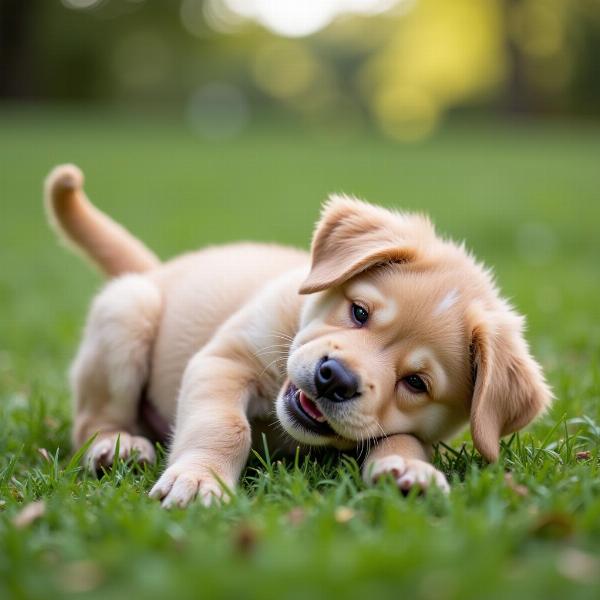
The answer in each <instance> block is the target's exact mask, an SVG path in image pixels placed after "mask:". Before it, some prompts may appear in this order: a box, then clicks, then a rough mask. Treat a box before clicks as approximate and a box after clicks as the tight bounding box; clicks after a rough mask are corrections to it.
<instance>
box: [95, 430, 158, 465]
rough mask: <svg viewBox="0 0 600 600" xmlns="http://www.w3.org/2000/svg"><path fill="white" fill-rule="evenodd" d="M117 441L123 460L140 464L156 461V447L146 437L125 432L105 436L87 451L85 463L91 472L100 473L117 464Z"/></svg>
mask: <svg viewBox="0 0 600 600" xmlns="http://www.w3.org/2000/svg"><path fill="white" fill-rule="evenodd" d="M117 440H118V446H119V458H120V459H121V460H129V459H135V461H136V462H138V463H154V462H155V461H156V452H155V451H154V446H153V445H152V443H151V442H150V440H148V439H146V438H145V437H142V436H139V435H130V434H129V433H125V432H121V433H111V434H104V435H102V436H101V437H100V438H99V439H97V440H96V441H94V443H93V444H92V445H91V447H90V448H89V449H88V451H87V454H86V461H85V462H86V464H87V467H88V469H89V470H90V471H93V472H98V471H100V470H101V469H102V468H107V467H110V466H111V465H112V464H113V463H114V462H115V454H116V451H117Z"/></svg>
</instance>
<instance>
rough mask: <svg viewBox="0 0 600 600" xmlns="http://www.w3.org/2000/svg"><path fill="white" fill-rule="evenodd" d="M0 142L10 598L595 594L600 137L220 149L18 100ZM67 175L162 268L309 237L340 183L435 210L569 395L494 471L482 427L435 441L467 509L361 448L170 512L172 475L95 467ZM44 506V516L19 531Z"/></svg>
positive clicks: (507, 135)
mask: <svg viewBox="0 0 600 600" xmlns="http://www.w3.org/2000/svg"><path fill="white" fill-rule="evenodd" d="M0 132H1V134H0V248H1V250H0V424H1V427H0V498H1V504H0V597H2V598H5V597H14V598H44V599H47V598H53V597H56V598H63V597H67V596H69V595H73V596H82V597H83V596H85V597H86V598H111V597H128V598H140V597H148V598H161V599H165V598H175V597H178V598H188V597H189V598H192V597H194V598H196V597H205V598H216V597H223V598H225V597H228V598H229V597H230V598H238V597H250V598H270V597H273V598H275V597H277V598H281V597H286V598H304V597H314V598H319V597H321V598H325V597H331V596H332V595H335V594H339V595H342V594H343V595H344V597H348V598H354V597H356V598H365V597H367V598H369V597H372V598H379V597H408V598H432V599H436V600H437V599H443V598H457V599H461V600H462V599H465V598H482V597H486V598H507V597H517V598H562V597H565V596H566V595H568V597H570V598H571V597H581V598H586V597H589V598H594V597H598V593H599V592H600V477H599V474H600V473H599V464H600V463H599V460H598V458H599V455H598V453H599V448H600V367H599V364H600V360H599V359H600V302H599V301H598V298H599V294H600V266H599V259H600V203H599V202H598V200H599V197H598V190H599V189H600V169H599V168H598V157H599V156H600V128H599V127H598V126H597V125H589V124H588V125H585V124H579V125H567V124H554V125H542V124H532V123H519V122H513V123H508V124H507V123H496V124H494V123H486V122H480V123H464V124H456V125H453V126H449V127H448V128H446V129H445V130H444V131H442V132H441V133H440V134H439V135H438V136H437V137H436V138H434V139H433V140H431V141H429V142H426V143H423V144H420V145H416V146H402V145H395V144H393V143H390V142H388V141H384V140H381V139H379V138H376V137H372V136H370V135H368V134H366V133H355V134H353V135H349V136H346V137H337V138H335V137H330V138H327V137H324V136H323V135H320V134H318V133H317V132H307V131H303V130H302V129H299V128H294V127H289V126H278V125H276V124H269V123H263V124H257V125H256V126H254V127H253V128H251V129H250V130H248V131H246V132H245V133H244V134H243V135H242V136H241V137H239V138H237V139H235V140H231V141H221V142H213V143H209V142H206V141H202V140H199V139H197V138H195V137H194V136H193V135H192V134H190V133H188V132H187V131H186V130H185V129H184V128H183V127H182V126H181V125H180V124H178V123H177V122H171V123H169V122H166V121H164V120H160V119H158V118H152V119H151V118H150V117H149V116H147V117H143V116H138V117H136V118H125V117H123V116H116V115H108V114H86V113H74V112H66V111H65V112H57V111H55V112H48V111H36V110H30V111H15V110H12V111H8V110H7V109H5V110H4V111H3V112H0ZM63 161H74V162H77V163H78V164H79V165H80V166H81V167H82V168H83V169H84V170H85V172H86V175H87V181H88V185H87V189H88V191H89V193H90V196H91V197H92V198H93V199H94V200H95V201H96V203H97V204H98V205H100V206H101V207H102V208H103V209H105V210H107V211H108V212H109V213H110V214H112V215H114V216H115V217H116V218H117V219H118V220H119V221H121V222H123V223H125V224H127V225H128V226H129V227H130V228H131V229H132V230H133V231H134V232H135V233H136V234H138V235H140V237H142V238H143V239H144V240H145V241H147V242H148V243H149V245H150V246H151V247H152V248H154V249H156V250H157V251H158V252H159V253H160V254H161V256H164V257H167V256H170V255H174V254H176V253H178V252H180V251H182V250H185V249H188V248H192V247H196V246H199V245H203V244H206V243H214V242H221V241H227V240H237V239H261V240H277V241H282V242H287V243H292V244H295V245H303V246H304V245H306V244H307V243H308V240H309V237H310V232H311V228H312V224H313V222H314V221H315V219H316V216H317V212H318V206H319V203H320V201H321V200H322V199H323V198H324V197H325V196H326V194H327V193H328V192H331V191H346V192H349V193H355V194H357V195H361V196H364V197H365V198H367V199H369V200H371V201H373V202H378V203H381V204H385V205H389V206H395V207H401V208H410V209H418V210H422V211H426V212H428V213H429V214H430V215H431V216H432V218H433V219H434V220H435V222H436V223H437V225H438V228H439V229H440V230H441V231H443V232H445V233H447V234H449V235H451V236H452V237H455V238H458V239H462V238H465V239H467V240H468V245H469V246H470V247H471V248H473V249H474V251H475V252H476V253H477V255H478V256H480V257H481V258H483V259H485V260H486V261H487V262H488V263H490V264H492V265H493V266H494V268H495V270H496V273H497V275H498V279H499V281H500V284H501V286H502V288H503V290H504V291H505V292H506V294H507V295H509V296H510V297H511V298H512V299H513V301H514V303H515V304H516V305H517V307H518V308H519V309H520V310H522V311H523V312H525V313H526V314H527V315H528V318H529V319H528V320H529V323H530V328H529V338H530V340H531V343H532V346H533V348H534V351H535V353H536V355H537V356H538V357H539V358H540V360H541V361H542V362H543V364H544V366H545V368H546V370H547V373H548V376H549V379H550V381H551V383H552V385H553V387H554V389H555V392H556V396H557V401H556V403H555V405H554V406H553V408H552V410H551V411H550V413H549V414H548V415H546V416H545V417H544V418H542V419H541V420H540V421H539V422H538V423H536V424H535V425H534V426H532V427H531V428H530V429H529V430H528V431H527V432H523V433H521V434H520V435H519V436H515V437H514V438H512V439H511V440H507V441H506V443H505V446H504V450H503V454H502V458H501V461H500V462H499V464H497V465H493V466H490V467H484V466H482V464H481V461H480V460H479V459H478V457H477V455H476V454H475V453H474V451H473V449H472V444H471V442H470V438H469V437H468V435H466V434H465V436H464V438H462V439H459V440H456V441H455V442H454V443H453V444H452V445H451V447H450V448H446V447H440V449H439V455H438V456H437V457H436V463H437V464H438V466H439V467H440V468H442V469H443V470H444V471H445V472H446V473H447V474H448V476H449V478H450V480H451V481H452V483H453V489H452V492H451V494H450V496H449V497H448V498H443V497H440V496H439V495H438V494H436V493H434V494H431V495H429V496H428V497H426V498H422V497H418V496H416V495H411V496H409V497H408V498H403V497H401V496H400V495H399V494H398V492H397V491H396V490H395V489H394V488H393V486H392V485H390V484H389V482H382V483H381V484H380V485H379V486H377V487H375V488H373V489H366V488H365V487H364V486H363V484H362V483H361V482H360V480H359V477H358V468H357V465H356V464H355V463H354V462H353V461H352V460H351V459H348V458H342V459H340V457H338V456H335V455H331V456H325V457H324V458H321V459H320V460H317V458H316V457H313V458H310V457H309V458H308V459H301V460H298V461H294V460H291V461H290V460H287V461H280V457H278V456H277V455H276V454H275V455H272V457H271V458H268V456H267V455H266V454H265V452H264V451H262V450H260V452H259V454H260V455H261V459H259V458H256V457H255V458H254V459H253V460H252V461H251V464H250V466H249V469H248V471H247V473H246V476H245V479H244V481H243V484H242V489H241V491H240V493H239V494H238V496H237V497H236V498H235V500H234V501H233V502H232V503H231V504H230V505H228V506H226V507H222V508H210V509H203V508H202V507H200V506H193V507H191V508H190V509H189V510H187V511H173V512H165V511H163V510H161V509H160V508H159V506H158V505H157V504H155V503H154V502H152V501H150V500H149V499H148V498H147V497H146V491H147V490H148V489H149V487H150V485H151V484H152V482H153V481H154V480H155V478H156V475H157V472H158V468H151V469H148V470H146V471H136V470H132V469H131V468H130V467H129V466H127V465H124V464H120V465H118V466H117V467H116V468H115V469H114V470H113V471H112V472H111V473H109V474H108V475H107V476H105V477H104V478H103V479H101V480H99V481H98V480H96V479H94V478H91V477H88V476H86V475H85V474H83V473H82V472H80V470H79V469H78V467H77V463H76V461H75V460H73V459H72V454H71V449H70V446H69V426H70V413H69V393H68V388H67V383H66V375H65V372H66V369H67V367H68V363H69V360H70V357H71V356H72V354H73V352H74V350H75V347H76V344H77V342H78V337H79V332H80V329H81V325H82V322H83V319H84V315H85V311H86V307H87V304H88V302H89V300H90V299H91V297H92V296H93V294H94V292H95V291H96V290H97V289H98V287H99V285H100V283H101V281H100V279H99V278H98V277H97V276H96V275H94V274H93V273H91V272H90V271H89V269H88V268H87V267H86V266H85V265H84V264H83V263H81V262H80V261H79V260H78V259H76V258H74V257H73V256H71V255H69V254H67V253H65V252H64V251H63V250H61V249H60V248H58V247H57V244H56V242H55V240H54V238H53V236H52V234H50V233H49V232H48V230H47V228H46V225H45V222H44V217H43V213H42V209H41V197H40V189H41V181H42V179H43V177H44V176H45V174H46V173H47V171H48V170H49V169H50V167H51V166H52V165H53V164H55V163H58V162H63ZM38 448H45V449H46V450H47V451H48V453H49V457H48V458H44V456H43V455H42V453H40V452H39V451H38ZM582 451H589V453H590V454H589V458H587V459H583V460H577V458H576V453H577V452H582ZM507 470H509V471H510V472H511V478H509V479H507V478H506V476H505V473H506V471H507ZM40 499H42V500H43V501H44V502H45V506H46V510H45V514H44V515H43V516H42V517H41V518H39V519H38V520H36V521H35V522H32V523H30V524H29V525H28V526H26V527H24V528H21V529H19V528H16V527H15V525H14V523H13V519H14V517H15V515H16V514H18V513H19V511H20V510H21V509H22V508H23V507H24V506H25V505H27V504H28V503H30V502H32V501H34V500H40ZM341 507H344V508H349V509H351V512H348V511H344V510H342V511H340V508H341ZM309 594H310V596H309Z"/></svg>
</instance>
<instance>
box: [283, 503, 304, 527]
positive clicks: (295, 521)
mask: <svg viewBox="0 0 600 600" xmlns="http://www.w3.org/2000/svg"><path fill="white" fill-rule="evenodd" d="M286 517H287V520H288V521H289V523H290V524H291V525H300V524H301V523H302V522H303V521H304V519H305V518H306V511H305V510H304V509H303V508H302V507H301V506H295V507H294V508H292V510H290V512H289V513H288V514H287V515H286Z"/></svg>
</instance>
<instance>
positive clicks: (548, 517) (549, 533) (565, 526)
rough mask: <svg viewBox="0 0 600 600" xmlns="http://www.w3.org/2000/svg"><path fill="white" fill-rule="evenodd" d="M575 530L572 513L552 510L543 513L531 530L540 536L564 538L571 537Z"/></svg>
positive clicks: (533, 533)
mask: <svg viewBox="0 0 600 600" xmlns="http://www.w3.org/2000/svg"><path fill="white" fill-rule="evenodd" d="M574 530H575V522H574V520H573V517H572V516H571V515H569V514H567V513H561V512H551V513H546V514H543V515H541V516H540V518H539V519H538V520H537V522H536V523H535V524H534V525H533V527H532V528H531V530H530V532H531V534H532V535H534V536H536V537H540V538H546V539H564V538H568V537H570V536H571V535H572V534H573V532H574Z"/></svg>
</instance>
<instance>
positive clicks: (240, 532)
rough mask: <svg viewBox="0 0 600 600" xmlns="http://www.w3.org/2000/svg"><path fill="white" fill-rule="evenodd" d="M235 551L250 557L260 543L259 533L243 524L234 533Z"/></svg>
mask: <svg viewBox="0 0 600 600" xmlns="http://www.w3.org/2000/svg"><path fill="white" fill-rule="evenodd" d="M233 542H234V546H235V549H236V550H237V551H238V552H239V553H240V554H242V555H244V556H248V555H250V554H252V552H254V550H255V548H256V544H257V542H258V531H257V530H256V529H255V528H254V527H252V526H251V525H248V524H242V525H240V526H239V528H238V529H237V530H236V531H235V533H234V539H233Z"/></svg>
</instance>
